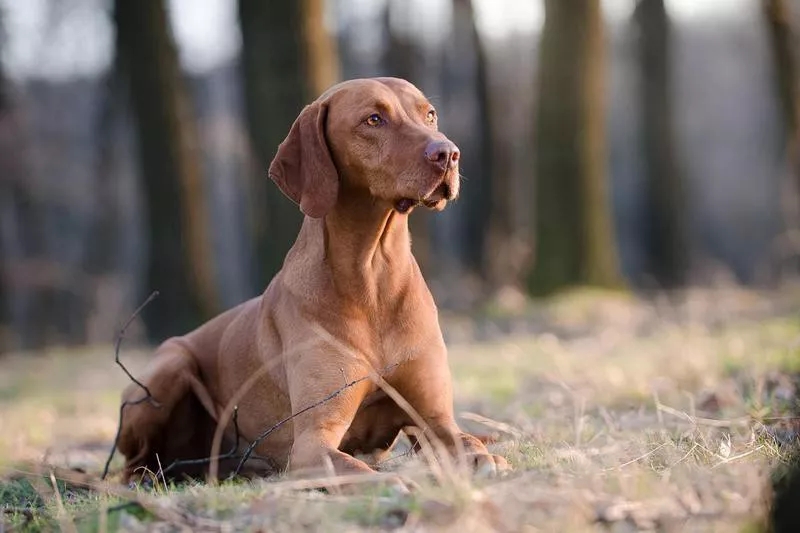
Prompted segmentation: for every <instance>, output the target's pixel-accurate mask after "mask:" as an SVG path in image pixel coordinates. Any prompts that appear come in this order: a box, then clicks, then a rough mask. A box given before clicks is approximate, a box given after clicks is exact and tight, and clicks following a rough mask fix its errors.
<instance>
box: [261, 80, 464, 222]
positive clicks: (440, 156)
mask: <svg viewBox="0 0 800 533" xmlns="http://www.w3.org/2000/svg"><path fill="white" fill-rule="evenodd" d="M459 156H460V153H459V150H458V147H456V145H455V144H453V143H452V142H451V141H450V140H448V139H447V137H445V136H444V134H442V133H440V132H439V130H438V124H437V116H436V110H435V109H434V108H433V106H432V105H431V103H430V102H429V101H428V99H427V98H425V95H423V94H422V92H421V91H420V90H419V89H417V88H416V87H414V85H412V84H411V83H409V82H407V81H405V80H401V79H398V78H374V79H359V80H351V81H346V82H343V83H340V84H338V85H335V86H333V87H331V88H330V89H328V91H326V92H325V93H324V94H323V95H322V96H320V97H319V98H318V99H317V100H316V101H315V102H314V103H312V104H310V105H308V106H306V107H305V109H303V111H302V112H301V113H300V116H298V117H297V120H295V122H294V124H293V125H292V128H291V130H290V131H289V135H288V136H287V137H286V139H285V140H284V141H283V142H282V143H281V145H280V147H279V148H278V153H277V154H276V155H275V158H274V159H273V161H272V164H271V165H270V167H269V175H270V177H271V178H272V179H273V180H274V181H275V183H276V184H277V185H278V187H280V189H281V190H282V191H283V192H284V194H286V196H288V197H289V198H291V199H292V200H293V201H294V202H296V203H298V204H299V205H300V209H301V210H302V211H303V213H305V214H306V215H308V216H310V217H314V218H320V217H323V216H325V214H326V213H328V211H330V210H331V209H332V208H333V206H334V205H335V204H336V201H337V198H338V196H339V195H340V194H343V193H345V191H347V192H352V193H354V194H360V193H364V192H368V193H369V195H370V196H371V197H372V198H373V199H374V200H375V201H378V202H384V203H386V204H387V205H388V206H390V207H391V208H392V209H395V210H396V211H398V212H400V213H407V212H408V211H410V210H411V209H412V208H413V207H414V206H416V205H419V204H422V205H424V206H426V207H429V208H431V209H437V210H441V209H443V208H444V206H445V204H446V203H447V201H448V200H452V199H454V198H456V197H457V196H458V188H459V174H458V160H459Z"/></svg>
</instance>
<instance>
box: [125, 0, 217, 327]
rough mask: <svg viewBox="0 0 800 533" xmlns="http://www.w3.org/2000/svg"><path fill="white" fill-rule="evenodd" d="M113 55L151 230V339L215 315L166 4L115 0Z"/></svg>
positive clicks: (198, 179)
mask: <svg viewBox="0 0 800 533" xmlns="http://www.w3.org/2000/svg"><path fill="white" fill-rule="evenodd" d="M114 22H115V24H116V28H117V57H118V60H119V68H120V72H121V73H122V75H123V76H125V78H126V80H127V84H128V90H129V95H130V98H131V103H132V108H133V112H134V116H135V121H136V131H137V138H138V145H139V153H140V165H141V173H142V176H143V178H144V179H143V184H144V192H145V199H146V201H147V216H148V219H147V221H148V226H149V236H150V239H149V241H150V244H149V265H148V273H147V288H148V289H150V290H159V291H160V292H161V297H160V298H159V299H158V300H157V301H156V302H154V303H153V304H151V305H150V306H148V307H147V308H146V309H145V311H144V313H143V317H144V319H145V322H146V324H147V328H148V333H149V335H150V336H151V338H152V339H154V340H155V339H162V338H164V337H167V336H169V335H173V334H176V333H180V332H184V331H186V330H188V329H191V328H192V327H195V326H197V325H198V323H199V321H200V320H201V319H204V318H207V317H209V316H210V315H212V314H213V313H214V312H216V311H217V306H218V304H217V302H218V298H217V294H216V289H215V284H214V279H213V275H214V272H213V258H212V256H211V254H210V242H211V241H210V237H209V235H208V230H209V228H208V223H209V221H208V220H207V216H208V208H207V205H206V198H205V190H204V187H203V180H202V175H201V171H200V162H199V159H198V156H199V153H198V147H197V143H198V139H197V131H196V127H195V123H194V121H193V117H192V116H191V111H190V106H189V102H188V96H187V93H186V88H185V86H184V84H183V79H182V77H181V71H180V66H179V63H178V55H177V51H176V48H175V43H174V41H173V38H172V33H171V29H170V26H169V21H168V18H167V13H166V10H165V7H164V2H163V0H137V1H135V2H131V1H128V0H116V1H115V4H114Z"/></svg>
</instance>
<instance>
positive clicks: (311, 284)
mask: <svg viewBox="0 0 800 533" xmlns="http://www.w3.org/2000/svg"><path fill="white" fill-rule="evenodd" d="M376 116H377V117H378V118H380V120H379V121H378V120H376ZM269 173H270V177H271V178H272V179H273V180H274V181H275V182H276V184H277V185H278V186H279V187H280V188H281V190H282V191H283V192H284V193H285V194H286V195H287V196H288V197H289V198H291V199H292V200H293V201H294V202H296V203H298V204H299V206H300V208H301V210H302V211H303V212H304V213H305V215H306V217H305V219H304V221H303V225H302V228H301V229H300V233H299V235H298V237H297V241H296V242H295V244H294V246H293V247H292V249H291V250H290V251H289V253H288V254H287V256H286V260H285V262H284V265H283V268H282V269H281V271H280V272H279V273H278V274H277V275H276V276H275V278H274V279H273V280H272V282H271V283H270V284H269V286H268V287H267V289H266V291H265V292H264V293H263V294H262V295H261V296H260V297H257V298H254V299H252V300H250V301H247V302H245V303H243V304H241V305H239V306H238V307H236V308H234V309H231V310H229V311H227V312H225V313H223V314H222V315H220V316H218V317H216V318H214V319H212V320H211V321H209V322H207V323H206V324H204V325H202V326H201V327H199V328H198V329H196V330H195V331H193V332H191V333H189V334H187V335H185V336H183V337H176V338H173V339H169V340H167V341H166V342H164V343H163V344H162V345H161V346H160V347H159V348H158V350H157V351H156V354H155V358H154V360H153V361H152V362H151V363H150V365H149V367H148V368H147V369H146V370H145V372H144V376H143V377H142V378H141V379H142V382H143V383H144V384H145V385H146V386H147V387H148V388H149V389H150V391H151V392H152V394H153V397H154V398H155V399H156V400H157V401H158V402H159V404H160V407H154V406H153V405H151V404H150V403H147V402H145V403H141V404H139V405H133V406H129V407H127V408H126V410H125V414H124V418H123V421H122V427H121V432H120V438H119V449H120V451H121V452H122V453H123V454H124V455H125V457H126V465H125V470H124V477H125V479H126V480H129V479H131V478H132V477H134V476H135V475H136V473H137V472H138V471H139V470H140V469H141V467H147V468H149V469H150V470H153V471H157V470H158V464H159V463H160V464H161V465H162V466H166V465H167V464H169V463H170V462H171V461H173V460H175V459H189V458H201V457H207V456H208V454H209V453H210V452H211V440H212V435H213V433H214V429H215V427H216V425H217V422H218V421H219V420H220V417H221V413H222V412H223V410H224V409H225V408H226V406H228V404H229V403H230V402H231V401H232V399H233V398H234V396H235V395H236V394H237V391H240V388H241V387H242V386H243V384H244V383H245V382H246V381H247V380H248V378H249V377H251V376H252V375H253V374H255V373H256V372H258V371H259V369H261V368H262V367H263V366H264V365H266V370H265V371H263V374H262V375H261V377H260V378H258V379H257V380H256V381H255V384H254V385H253V386H252V387H251V388H249V389H248V390H247V391H246V392H245V394H244V395H243V397H242V398H241V399H240V400H238V402H237V404H238V425H239V429H240V434H241V437H242V444H243V445H244V444H245V442H250V441H252V440H253V439H254V438H255V437H256V436H257V435H258V434H260V433H261V432H262V431H263V430H264V429H266V428H269V427H270V426H272V425H273V424H275V423H276V422H278V421H279V420H281V419H283V418H285V417H287V416H288V415H290V414H291V413H296V412H298V411H300V410H301V409H303V408H304V407H307V406H309V405H311V404H313V403H315V402H318V401H319V400H321V399H322V398H325V397H326V396H328V395H329V394H331V393H332V392H333V391H335V390H337V389H340V388H342V386H343V385H344V384H345V383H346V382H348V381H353V380H355V379H357V378H360V377H363V376H366V375H368V374H369V372H370V371H374V372H378V373H383V371H384V369H388V371H386V372H385V375H384V377H385V379H386V381H387V382H388V383H389V384H390V385H391V386H393V387H394V388H395V389H396V390H397V391H398V392H399V393H400V394H402V395H403V397H404V398H405V399H406V400H407V401H408V402H409V403H410V405H411V406H412V407H413V408H414V409H415V410H416V411H417V412H418V413H419V415H420V416H421V417H422V419H423V420H424V421H425V423H426V424H427V425H428V426H429V427H430V429H431V430H432V431H433V432H434V433H435V434H436V436H437V437H438V438H439V439H441V441H442V442H443V443H444V444H445V446H447V447H448V448H449V449H450V450H451V451H452V452H453V453H456V451H457V450H458V449H459V448H460V447H461V445H463V449H464V450H465V451H466V452H467V453H468V454H469V457H470V458H471V459H472V460H473V463H474V464H475V466H477V467H479V468H482V469H486V468H488V469H489V470H490V471H497V470H503V469H506V468H507V463H506V462H505V460H504V459H503V458H501V457H498V456H494V455H491V454H489V453H488V452H487V450H486V447H485V446H484V445H483V443H481V442H480V440H478V439H477V438H475V437H473V436H471V435H468V434H466V433H463V432H462V431H461V430H460V429H459V427H458V425H457V424H456V421H455V419H454V415H453V398H452V387H451V379H450V371H449V367H448V364H447V350H446V347H445V344H444V340H443V338H442V333H441V330H440V327H439V322H438V315H437V309H436V305H435V304H434V301H433V298H432V296H431V293H430V291H429V290H428V287H427V285H426V283H425V281H424V279H423V277H422V274H421V273H420V269H419V267H418V265H417V262H416V261H415V259H414V257H413V255H412V253H411V241H410V235H409V230H408V213H409V212H410V211H411V210H412V208H413V206H414V205H417V204H418V203H421V204H423V205H425V206H427V207H429V208H432V209H442V208H444V206H445V204H446V202H447V201H448V200H452V199H454V198H455V197H456V196H457V194H458V187H459V175H458V149H457V148H456V147H455V145H453V144H452V143H451V142H450V141H448V140H447V138H446V137H445V136H444V135H443V134H441V133H440V132H439V131H438V128H437V124H436V117H435V112H433V108H432V106H431V104H430V103H429V102H428V100H427V99H426V98H425V97H424V96H423V94H422V93H421V92H420V91H419V90H418V89H417V88H416V87H414V86H413V85H411V84H410V83H408V82H406V81H404V80H400V79H396V78H377V79H362V80H352V81H347V82H344V83H341V84H339V85H336V86H334V87H332V88H331V89H329V90H328V91H327V92H326V93H325V94H323V95H322V96H320V98H318V99H317V100H316V101H315V102H313V103H312V104H310V105H308V106H307V107H306V108H305V109H304V110H303V111H302V112H301V113H300V116H299V117H298V118H297V120H296V121H295V123H294V125H293V126H292V128H291V130H290V132H289V134H288V136H287V138H286V140H285V141H284V142H283V143H281V145H280V147H279V149H278V153H277V155H276V156H275V159H274V160H273V162H272V165H271V166H270V172H269ZM321 331H323V332H326V333H325V334H320V332H321ZM343 347H347V348H346V349H345V348H343ZM142 395H143V391H142V390H141V389H140V388H139V387H138V386H136V385H135V384H132V385H130V386H129V387H128V388H127V389H126V390H125V392H124V393H123V400H135V399H138V398H140V397H141V396H142ZM414 426H415V424H414V422H413V421H412V419H411V418H410V417H409V416H408V414H406V413H405V412H404V411H403V410H402V409H400V408H399V407H398V406H397V405H396V404H395V402H394V401H392V400H391V399H390V398H389V397H388V396H387V395H386V394H385V393H384V392H383V391H382V390H381V389H380V388H379V387H378V386H377V385H376V384H375V383H374V382H373V381H371V380H365V381H363V382H361V383H359V384H357V385H355V386H352V387H350V388H348V389H346V390H345V391H343V392H342V394H340V395H339V396H337V397H335V398H333V399H331V400H330V401H328V402H326V403H323V404H322V405H319V406H318V407H315V408H314V409H311V410H309V411H308V412H306V413H304V414H302V415H300V416H297V417H296V418H294V419H292V420H291V421H290V422H289V423H287V424H285V425H284V426H282V427H281V428H280V429H278V430H277V431H276V432H275V433H273V434H271V435H270V436H269V437H268V438H266V439H265V440H264V441H263V442H261V443H260V445H259V446H258V447H257V448H256V450H255V452H256V454H257V456H258V457H260V458H264V459H265V460H252V461H250V462H249V463H248V466H249V470H250V471H253V472H255V473H259V474H268V473H271V472H275V471H279V470H283V469H286V468H288V469H289V470H290V472H296V473H303V474H309V473H324V472H325V471H326V470H325V466H326V464H327V465H328V468H330V464H332V465H333V467H334V469H335V471H336V473H337V474H351V473H355V472H372V471H373V470H372V468H371V466H369V465H368V464H366V463H365V462H363V461H361V460H359V459H356V458H355V457H354V456H353V454H355V453H356V452H363V453H367V454H369V453H375V452H377V453H378V455H380V453H381V452H385V451H387V450H388V449H389V448H390V447H391V445H392V443H393V442H394V441H395V438H396V437H397V435H398V434H399V433H400V432H401V431H402V430H407V431H412V428H413V427H414ZM412 432H413V431H412ZM233 437H234V435H233V429H232V424H230V423H228V424H227V426H226V443H227V444H228V445H229V444H230V442H231V439H233ZM458 443H461V444H458ZM224 449H226V448H225V445H223V450H224ZM326 457H328V458H330V463H328V462H327V459H325V458H326ZM233 465H235V461H228V462H225V463H223V464H221V465H220V466H221V468H222V472H223V473H224V472H225V471H226V470H227V471H230V469H231V468H232V467H233ZM206 469H207V466H205V465H204V466H186V467H184V468H178V469H175V470H173V471H171V472H170V473H171V474H172V475H173V476H181V475H201V474H202V473H204V472H205V471H206Z"/></svg>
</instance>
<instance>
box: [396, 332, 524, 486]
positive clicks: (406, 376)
mask: <svg viewBox="0 0 800 533" xmlns="http://www.w3.org/2000/svg"><path fill="white" fill-rule="evenodd" d="M401 368H402V370H401V371H399V372H398V373H397V374H396V375H395V376H394V378H393V379H392V380H391V381H392V383H391V384H392V385H393V386H394V387H395V389H396V390H397V392H399V393H400V395H401V396H402V397H403V398H404V399H405V400H406V401H407V402H408V403H409V405H410V406H411V408H412V409H413V410H414V411H415V414H416V415H418V418H421V419H422V420H421V422H423V423H424V426H423V427H419V425H418V423H417V422H414V423H413V424H412V425H411V428H409V429H408V430H406V433H409V435H410V436H411V437H412V438H413V437H414V433H415V432H420V431H422V432H425V431H430V432H431V433H433V435H434V437H435V438H436V439H438V440H439V441H440V442H441V443H442V444H443V445H444V446H445V448H447V451H448V452H450V454H451V455H453V456H454V457H456V458H459V457H462V458H463V459H465V460H466V461H467V462H468V466H471V467H472V468H473V469H474V471H475V472H477V473H478V474H484V475H494V474H497V473H501V472H505V471H508V470H509V469H510V466H509V464H508V461H506V459H505V458H504V457H502V456H499V455H494V454H491V453H489V450H487V449H486V446H485V445H484V444H483V443H482V442H481V441H480V440H479V439H478V438H477V437H475V436H473V435H470V434H469V433H465V432H464V431H461V429H460V428H459V427H458V424H457V423H456V420H455V415H454V413H453V387H452V381H451V376H450V368H449V366H448V365H447V352H446V349H445V348H444V343H443V342H442V343H441V344H440V346H439V347H438V349H436V350H435V351H434V352H433V353H430V354H426V355H425V356H422V357H419V358H416V359H413V360H410V361H408V362H407V363H405V364H404V365H403V366H402V367H401ZM412 418H417V417H412ZM418 418H417V419H418ZM428 439H430V435H428ZM462 454H463V455H462Z"/></svg>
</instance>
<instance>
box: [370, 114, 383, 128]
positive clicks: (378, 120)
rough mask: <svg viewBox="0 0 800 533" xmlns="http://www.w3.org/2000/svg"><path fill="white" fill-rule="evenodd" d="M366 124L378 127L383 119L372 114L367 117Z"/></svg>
mask: <svg viewBox="0 0 800 533" xmlns="http://www.w3.org/2000/svg"><path fill="white" fill-rule="evenodd" d="M366 122H367V125H369V126H380V125H381V124H383V118H382V117H381V116H380V115H379V114H377V113H373V114H371V115H370V116H368V117H367V120H366Z"/></svg>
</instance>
